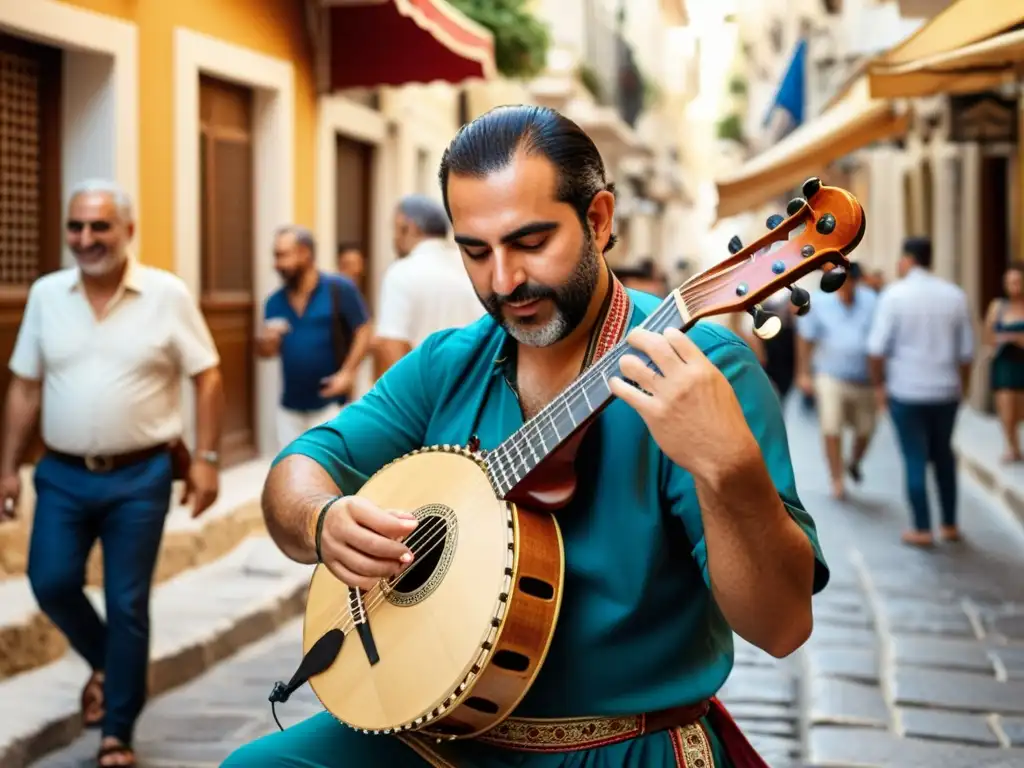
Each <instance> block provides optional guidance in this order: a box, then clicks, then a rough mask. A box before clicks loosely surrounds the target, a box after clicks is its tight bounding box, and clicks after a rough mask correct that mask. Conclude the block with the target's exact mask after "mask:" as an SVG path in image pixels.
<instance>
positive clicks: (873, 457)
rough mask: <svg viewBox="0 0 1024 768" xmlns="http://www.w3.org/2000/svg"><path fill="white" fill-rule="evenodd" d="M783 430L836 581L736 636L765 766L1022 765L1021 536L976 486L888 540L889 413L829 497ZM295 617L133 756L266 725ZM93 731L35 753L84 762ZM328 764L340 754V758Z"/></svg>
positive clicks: (180, 705) (814, 464)
mask: <svg viewBox="0 0 1024 768" xmlns="http://www.w3.org/2000/svg"><path fill="white" fill-rule="evenodd" d="M790 417H791V418H790V443H791V447H792V451H793V455H794V461H795V462H796V465H797V472H798V480H799V488H800V491H801V494H802V496H803V500H804V502H805V504H806V505H807V506H808V508H809V509H811V510H812V512H813V513H814V515H815V517H816V519H817V522H818V525H819V528H820V530H821V536H822V543H823V546H824V549H825V553H826V557H827V558H828V560H829V564H830V566H831V568H832V581H831V584H830V586H829V587H828V588H827V589H826V590H825V592H824V593H823V594H822V595H820V596H819V597H818V598H817V600H816V607H815V631H814V635H813V637H812V639H811V641H810V642H809V643H808V644H807V645H806V646H805V648H804V649H802V650H801V651H800V652H799V653H798V654H795V655H794V656H793V657H791V658H789V659H786V660H783V661H776V660H774V659H772V658H770V657H768V656H767V655H766V654H764V653H762V652H760V651H758V650H757V649H755V648H753V647H751V646H749V645H746V644H743V643H742V642H739V643H738V647H737V653H736V669H735V671H734V673H733V675H732V676H731V677H730V679H729V681H728V683H727V685H726V688H725V690H724V691H723V692H722V698H723V700H724V701H725V702H726V703H727V704H728V705H729V707H730V709H731V711H732V713H733V715H734V716H735V717H736V719H737V720H738V721H739V722H740V724H741V725H742V726H743V727H744V729H745V730H746V731H747V732H748V734H749V735H750V736H751V739H752V740H753V741H754V742H755V744H756V746H757V747H758V748H759V749H760V750H761V752H762V754H763V755H764V756H765V758H766V759H767V761H768V762H769V764H770V765H771V766H773V768H796V767H797V766H850V767H852V766H894V767H897V768H916V767H918V766H920V767H922V768H923V767H924V766H929V768H939V767H940V766H948V767H949V768H966V767H967V766H975V767H976V766H985V767H990V766H991V767H995V766H1007V768H1009V767H1010V766H1021V765H1024V534H1022V532H1021V530H1020V528H1019V527H1018V524H1017V523H1016V522H1014V521H1012V520H1011V519H1010V517H1009V515H1008V513H1006V512H1004V511H1003V510H1002V509H1001V508H999V507H997V506H995V505H994V504H993V503H991V502H990V501H988V499H987V498H986V497H985V496H984V495H983V494H982V493H981V492H980V491H979V490H978V489H977V488H976V487H974V486H973V485H972V484H969V483H967V482H965V483H964V484H963V485H962V486H961V488H962V492H961V493H962V495H961V510H962V520H963V530H964V534H965V537H966V542H965V543H963V544H960V545H948V546H942V547H939V548H937V549H936V550H935V551H933V552H918V551H914V550H909V549H907V548H905V547H903V546H901V545H900V543H899V534H900V532H901V530H902V529H903V526H904V524H905V521H906V515H905V513H904V507H903V502H902V490H901V483H902V480H901V476H902V475H901V468H900V463H899V460H898V456H897V454H896V451H895V446H894V444H893V439H892V433H891V430H890V428H889V425H888V422H884V423H883V424H882V425H881V428H880V431H879V434H878V436H877V438H876V442H875V444H874V445H873V446H872V449H871V452H870V453H869V456H868V460H867V462H866V465H865V467H864V470H865V481H864V484H863V486H862V487H860V488H857V487H852V488H851V494H850V495H851V498H850V500H848V501H847V502H845V503H842V504H840V503H836V502H833V501H831V500H830V499H829V497H828V495H827V485H828V483H827V475H826V472H825V466H824V459H823V457H822V455H821V450H820V443H819V439H818V434H817V429H816V423H815V421H814V419H813V417H810V416H807V415H805V414H803V413H800V412H799V409H798V408H793V409H792V410H791V413H790ZM298 639H299V624H298V622H293V623H291V624H289V625H287V626H286V627H285V628H284V629H283V630H281V631H279V632H278V633H277V634H275V635H273V636H271V637H270V638H268V639H267V640H264V641H263V642H261V643H259V644H256V645H253V646H251V647H250V648H248V649H246V650H245V651H243V652H242V653H240V654H238V655H237V656H235V657H234V658H233V659H231V660H229V661H227V662H225V663H223V664H221V665H220V666H219V667H217V668H216V669H214V670H213V671H212V672H210V673H208V674H206V675H204V676H203V677H200V678H198V679H196V680H195V681H193V682H192V683H190V684H188V685H186V686H183V687H181V688H179V689H177V690H175V691H172V692H170V693H168V694H166V695H164V696H162V697H160V698H159V699H157V700H155V701H154V702H152V703H151V705H150V707H149V708H148V709H147V711H146V713H145V715H144V716H143V719H142V721H141V723H140V726H139V732H138V737H137V746H138V749H139V752H140V758H141V765H143V766H149V767H150V768H170V767H171V766H174V768H192V767H193V766H216V765H218V764H219V761H220V760H221V759H223V757H224V756H226V755H227V753H228V752H229V751H230V750H231V749H232V748H233V747H234V746H236V745H237V744H239V743H241V742H243V741H246V740H249V739H251V738H252V737H254V736H256V735H258V734H260V733H264V732H267V731H268V730H269V729H271V728H274V727H275V726H274V724H273V721H272V719H271V716H270V709H269V704H267V695H268V693H269V691H270V688H271V685H272V683H273V681H274V680H276V679H280V678H287V677H288V676H289V675H290V674H291V672H292V670H293V668H294V666H295V664H296V662H297V660H298ZM316 708H317V705H316V702H315V701H314V700H313V698H312V696H311V695H310V693H309V691H308V688H304V689H303V690H302V691H300V693H299V694H298V695H297V696H296V697H295V698H293V700H292V702H290V703H289V704H287V705H285V706H283V707H281V708H280V710H279V716H280V717H281V719H282V723H283V724H285V725H288V724H290V723H294V722H296V721H298V720H299V719H301V718H303V717H305V716H307V715H308V714H310V713H311V712H313V711H314V710H315V709H316ZM96 742H97V737H96V736H95V735H90V736H86V737H83V738H81V739H79V740H78V741H77V742H76V743H75V744H74V745H72V746H71V747H69V748H68V749H66V750H64V751H63V752H60V753H57V754H54V755H51V756H50V757H49V758H48V759H46V760H45V761H43V762H40V763H37V765H39V766H47V767H49V768H57V767H60V768H77V766H86V765H93V764H94V763H93V762H92V761H93V759H94V757H93V755H94V752H95V748H96ZM339 760H340V762H339V765H343V764H344V759H343V757H340V756H339Z"/></svg>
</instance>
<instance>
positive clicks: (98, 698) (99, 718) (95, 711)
mask: <svg viewBox="0 0 1024 768" xmlns="http://www.w3.org/2000/svg"><path fill="white" fill-rule="evenodd" d="M103 681H104V676H103V673H102V672H93V673H92V676H91V677H90V678H89V682H87V683H86V684H85V688H83V689H82V726H83V727H85V728H97V727H99V726H100V725H101V724H102V723H103V718H104V717H105V716H106V714H107V712H106V708H105V707H104V706H103V703H104V702H103Z"/></svg>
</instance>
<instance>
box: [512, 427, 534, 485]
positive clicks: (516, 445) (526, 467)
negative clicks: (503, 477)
mask: <svg viewBox="0 0 1024 768" xmlns="http://www.w3.org/2000/svg"><path fill="white" fill-rule="evenodd" d="M516 434H519V433H518V432H517V433H516ZM520 442H521V441H520V440H515V441H513V443H512V447H513V448H515V452H516V454H517V455H518V456H519V463H520V464H522V465H523V472H522V475H520V477H523V476H525V475H526V473H527V472H528V471H529V467H530V465H529V464H527V462H526V457H525V456H524V455H523V450H522V448H520V447H519V443H520ZM513 466H514V465H513ZM518 471H519V470H518V469H517V470H516V472H517V473H518Z"/></svg>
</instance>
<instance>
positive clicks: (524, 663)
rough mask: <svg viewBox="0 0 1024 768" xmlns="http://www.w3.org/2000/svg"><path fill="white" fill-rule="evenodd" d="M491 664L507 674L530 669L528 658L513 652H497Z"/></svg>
mask: <svg viewBox="0 0 1024 768" xmlns="http://www.w3.org/2000/svg"><path fill="white" fill-rule="evenodd" d="M491 663H492V664H493V665H494V666H496V667H501V668H502V669H507V670H508V671H509V672H525V671H526V670H527V669H529V667H530V659H529V657H527V656H524V655H523V654H521V653H516V652H515V651H498V652H497V653H496V654H494V658H493V659H491Z"/></svg>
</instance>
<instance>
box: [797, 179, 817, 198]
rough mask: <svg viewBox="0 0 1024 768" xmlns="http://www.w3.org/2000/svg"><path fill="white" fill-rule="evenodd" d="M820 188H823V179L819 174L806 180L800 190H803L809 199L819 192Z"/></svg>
mask: <svg viewBox="0 0 1024 768" xmlns="http://www.w3.org/2000/svg"><path fill="white" fill-rule="evenodd" d="M819 189H821V179H819V178H818V177H817V176H811V178H809V179H808V180H807V181H805V182H804V183H803V186H801V187H800V191H801V192H803V194H804V197H805V198H807V199H808V200H810V199H811V198H812V197H814V196H815V195H816V194H818V190H819Z"/></svg>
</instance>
